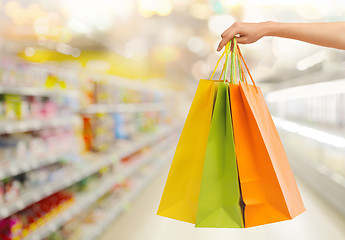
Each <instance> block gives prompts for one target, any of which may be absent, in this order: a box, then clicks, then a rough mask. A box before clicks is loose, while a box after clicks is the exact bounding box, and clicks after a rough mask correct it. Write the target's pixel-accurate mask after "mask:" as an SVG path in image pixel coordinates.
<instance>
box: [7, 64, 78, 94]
mask: <svg viewBox="0 0 345 240" xmlns="http://www.w3.org/2000/svg"><path fill="white" fill-rule="evenodd" d="M0 85H1V86H2V87H35V88H56V89H78V88H79V80H78V74H77V72H76V71H75V70H74V69H71V68H66V67H63V66H61V67H57V66H53V65H47V64H37V63H29V62H23V61H19V60H18V59H10V58H2V59H1V60H0Z"/></svg>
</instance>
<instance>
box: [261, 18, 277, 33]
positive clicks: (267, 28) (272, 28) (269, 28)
mask: <svg viewBox="0 0 345 240" xmlns="http://www.w3.org/2000/svg"><path fill="white" fill-rule="evenodd" d="M260 24H261V25H262V31H261V32H262V36H263V37H265V36H275V32H276V28H277V25H278V24H279V23H277V22H272V21H267V22H262V23H260Z"/></svg>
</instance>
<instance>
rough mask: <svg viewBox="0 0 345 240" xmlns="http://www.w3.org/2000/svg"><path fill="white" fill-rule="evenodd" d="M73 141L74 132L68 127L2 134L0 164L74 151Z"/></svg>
mask: <svg viewBox="0 0 345 240" xmlns="http://www.w3.org/2000/svg"><path fill="white" fill-rule="evenodd" d="M74 142H75V137H74V133H73V131H72V130H71V129H70V128H69V127H67V128H55V129H46V130H42V131H38V132H28V133H16V134H11V135H3V136H0V165H1V164H2V166H6V165H10V164H11V163H13V162H19V161H23V162H25V161H27V160H28V159H35V160H36V161H39V160H40V159H42V160H43V161H44V160H45V159H46V158H48V157H51V156H52V155H56V156H60V155H62V154H64V153H69V152H74V151H75V147H74V146H73V143H74ZM4 164H5V165H4Z"/></svg>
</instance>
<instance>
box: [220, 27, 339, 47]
mask: <svg viewBox="0 0 345 240" xmlns="http://www.w3.org/2000/svg"><path fill="white" fill-rule="evenodd" d="M235 35H239V37H238V38H237V42H238V43H242V44H248V43H253V42H256V41H257V40H259V39H260V38H262V37H265V36H274V37H283V38H290V39H296V40H300V41H304V42H308V43H312V44H316V45H320V46H325V47H331V48H338V49H342V50H345V22H325V23H278V22H261V23H242V22H236V23H234V24H233V25H231V27H229V28H228V29H227V30H226V31H225V32H224V33H223V34H222V40H221V42H220V43H219V46H218V48H217V50H218V51H220V50H221V49H222V48H223V47H224V46H225V44H226V43H227V42H228V41H229V40H230V39H232V38H233V37H234V36H235Z"/></svg>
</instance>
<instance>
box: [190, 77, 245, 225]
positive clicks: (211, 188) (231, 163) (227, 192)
mask: <svg viewBox="0 0 345 240" xmlns="http://www.w3.org/2000/svg"><path fill="white" fill-rule="evenodd" d="M239 186H240V185H239V179H238V172H237V164H236V154H235V145H234V136H233V129H232V121H231V114H230V103H229V84H228V83H225V82H223V83H222V82H221V83H219V85H218V92H217V97H216V102H215V105H214V110H213V116H212V122H211V127H210V132H209V137H208V142H207V148H206V155H205V160H204V169H203V173H202V179H201V186H200V194H199V202H198V210H197V216H196V224H195V226H196V227H216V228H243V227H244V223H243V217H242V209H241V204H240V202H241V193H240V187H239Z"/></svg>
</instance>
